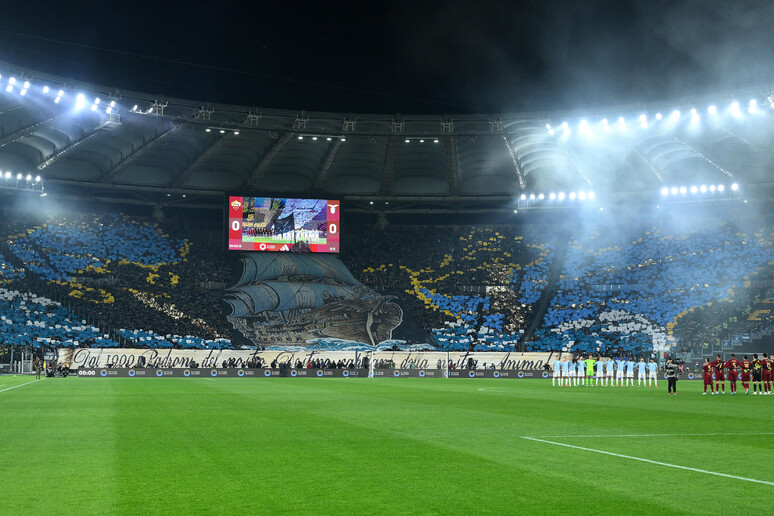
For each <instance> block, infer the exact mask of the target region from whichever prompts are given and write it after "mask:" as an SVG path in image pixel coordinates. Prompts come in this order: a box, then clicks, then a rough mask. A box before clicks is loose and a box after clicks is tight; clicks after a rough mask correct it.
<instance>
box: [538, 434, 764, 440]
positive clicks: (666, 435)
mask: <svg viewBox="0 0 774 516" xmlns="http://www.w3.org/2000/svg"><path fill="white" fill-rule="evenodd" d="M703 435H706V436H713V435H774V432H730V433H712V434H614V435H611V434H598V435H588V434H587V435H536V436H534V437H535V438H539V437H552V438H562V437H565V438H568V439H580V438H583V437H593V438H595V439H598V438H600V437H696V436H703ZM524 439H529V437H527V436H524Z"/></svg>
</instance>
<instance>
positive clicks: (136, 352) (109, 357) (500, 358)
mask: <svg viewBox="0 0 774 516" xmlns="http://www.w3.org/2000/svg"><path fill="white" fill-rule="evenodd" d="M366 356H367V357H368V358H369V360H374V361H384V363H390V367H396V368H399V369H406V368H417V369H436V368H439V367H440V368H444V367H445V366H446V360H447V358H448V360H450V361H451V362H452V364H453V366H454V368H455V369H463V368H466V367H467V366H468V364H469V363H470V360H471V359H472V360H473V361H474V363H475V367H476V368H477V369H484V368H487V369H491V368H492V365H494V368H495V369H498V370H525V369H541V368H542V367H543V366H544V365H545V364H548V363H550V362H551V361H552V360H554V358H556V357H557V356H559V354H558V353H553V354H552V353H508V352H505V353H500V352H457V351H455V352H449V353H447V352H444V351H429V352H428V351H379V352H376V353H374V354H373V355H372V354H371V353H365V352H358V353H355V352H354V351H315V350H306V351H251V350H215V349H213V350H198V349H197V350H193V349H130V348H118V349H108V348H80V349H71V348H61V349H60V350H59V363H60V364H64V365H66V366H68V367H70V369H78V368H80V367H87V368H103V367H157V368H158V367H160V368H191V367H204V368H214V367H225V366H224V362H227V361H229V360H230V359H234V362H233V363H232V364H233V365H232V367H246V366H247V364H248V363H249V362H251V361H253V360H255V359H256V358H261V360H262V361H263V363H264V364H265V365H267V366H268V365H269V364H271V363H272V362H273V361H275V360H276V362H277V363H287V362H290V364H291V365H293V366H295V365H296V363H297V362H299V361H300V362H301V364H303V365H304V366H306V364H307V363H308V362H310V361H312V360H318V359H319V360H323V361H325V360H326V359H329V360H331V361H336V362H339V360H343V361H344V363H345V364H346V365H347V366H351V365H354V362H355V360H357V361H358V365H360V364H362V360H363V358H364V357H366ZM141 357H142V359H141ZM194 364H196V365H194Z"/></svg>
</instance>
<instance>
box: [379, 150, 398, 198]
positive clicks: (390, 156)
mask: <svg viewBox="0 0 774 516" xmlns="http://www.w3.org/2000/svg"><path fill="white" fill-rule="evenodd" d="M400 139H401V137H400V136H396V135H391V136H389V137H388V138H387V153H386V154H385V156H384V166H383V167H382V187H381V192H382V193H383V194H389V193H390V192H391V191H392V176H393V175H394V174H395V162H396V161H398V149H399V148H400Z"/></svg>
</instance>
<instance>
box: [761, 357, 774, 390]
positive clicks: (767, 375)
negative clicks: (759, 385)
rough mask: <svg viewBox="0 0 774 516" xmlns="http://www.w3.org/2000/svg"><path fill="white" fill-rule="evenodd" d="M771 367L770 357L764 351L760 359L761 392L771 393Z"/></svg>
mask: <svg viewBox="0 0 774 516" xmlns="http://www.w3.org/2000/svg"><path fill="white" fill-rule="evenodd" d="M771 369H772V359H770V358H769V355H767V354H766V353H764V354H763V358H762V359H761V376H762V379H763V394H771Z"/></svg>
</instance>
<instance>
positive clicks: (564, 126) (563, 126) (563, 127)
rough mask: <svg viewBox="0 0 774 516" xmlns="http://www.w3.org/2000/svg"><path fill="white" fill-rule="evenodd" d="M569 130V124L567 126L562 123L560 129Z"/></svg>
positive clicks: (565, 123)
mask: <svg viewBox="0 0 774 516" xmlns="http://www.w3.org/2000/svg"><path fill="white" fill-rule="evenodd" d="M569 128H570V124H568V123H567V122H564V123H563V124H562V129H569Z"/></svg>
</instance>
